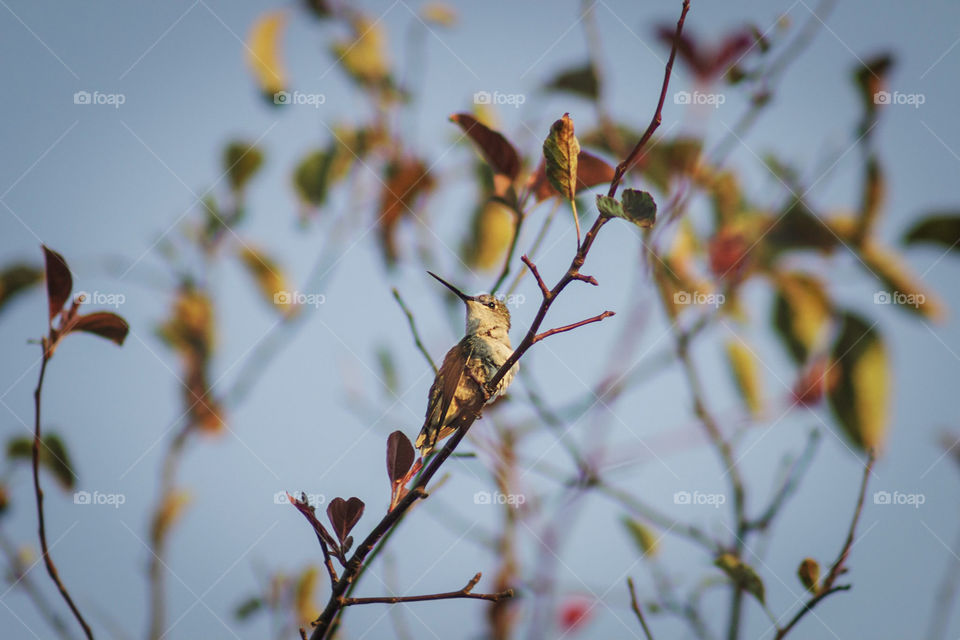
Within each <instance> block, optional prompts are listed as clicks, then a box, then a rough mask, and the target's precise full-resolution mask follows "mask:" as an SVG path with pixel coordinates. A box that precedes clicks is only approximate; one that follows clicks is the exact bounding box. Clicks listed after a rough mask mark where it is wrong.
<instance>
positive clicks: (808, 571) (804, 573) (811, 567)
mask: <svg viewBox="0 0 960 640" xmlns="http://www.w3.org/2000/svg"><path fill="white" fill-rule="evenodd" d="M797 576H798V577H799V578H800V582H802V583H803V586H804V587H806V588H807V591H809V592H810V593H816V592H817V591H818V590H819V589H820V565H819V564H817V561H816V560H814V559H813V558H804V559H803V562H801V563H800V566H799V567H798V568H797Z"/></svg>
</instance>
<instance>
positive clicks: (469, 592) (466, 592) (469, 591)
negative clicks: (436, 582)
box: [340, 573, 513, 607]
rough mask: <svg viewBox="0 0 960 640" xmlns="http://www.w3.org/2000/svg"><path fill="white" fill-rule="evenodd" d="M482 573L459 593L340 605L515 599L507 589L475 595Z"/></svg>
mask: <svg viewBox="0 0 960 640" xmlns="http://www.w3.org/2000/svg"><path fill="white" fill-rule="evenodd" d="M480 576H481V574H480V573H477V574H476V575H475V576H473V578H471V579H470V582H468V583H467V584H466V586H465V587H463V588H462V589H460V590H459V591H447V592H446V593H430V594H426V595H422V596H383V597H375V598H340V604H341V605H342V606H344V607H350V606H353V605H356V604H397V603H398V602H428V601H430V600H453V599H455V598H473V599H475V600H490V601H491V602H498V601H500V600H504V599H506V598H512V597H513V589H507V590H506V591H501V592H499V593H473V588H474V587H475V586H477V583H478V582H480Z"/></svg>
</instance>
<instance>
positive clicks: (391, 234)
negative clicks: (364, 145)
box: [378, 158, 434, 265]
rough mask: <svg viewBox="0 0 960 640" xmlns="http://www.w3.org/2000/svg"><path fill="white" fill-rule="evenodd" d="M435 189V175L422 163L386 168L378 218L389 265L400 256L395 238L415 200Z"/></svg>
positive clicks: (405, 161) (406, 160)
mask: <svg viewBox="0 0 960 640" xmlns="http://www.w3.org/2000/svg"><path fill="white" fill-rule="evenodd" d="M433 186H434V181H433V176H432V175H431V174H430V172H429V170H428V168H427V165H426V164H425V163H424V162H423V161H422V160H419V159H417V158H403V159H401V160H397V161H395V162H391V163H390V164H389V165H388V166H387V168H386V175H385V178H384V185H383V189H382V191H381V194H380V217H379V218H378V222H379V225H380V242H381V245H382V246H383V251H384V255H385V257H386V259H387V264H389V265H392V264H393V263H394V262H395V261H396V260H397V258H398V257H399V251H398V250H397V246H396V238H395V235H396V230H397V224H398V223H399V222H400V220H401V219H402V218H403V217H404V216H405V215H406V214H407V213H409V212H410V211H411V210H412V209H413V207H414V205H415V204H416V199H417V198H418V197H419V196H420V195H421V194H423V193H426V192H428V191H430V190H431V189H433Z"/></svg>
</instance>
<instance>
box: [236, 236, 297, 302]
mask: <svg viewBox="0 0 960 640" xmlns="http://www.w3.org/2000/svg"><path fill="white" fill-rule="evenodd" d="M240 260H241V261H242V262H243V265H244V266H245V267H246V268H247V271H249V272H250V274H251V275H252V276H253V278H254V280H255V281H256V283H257V287H258V288H259V289H260V294H261V295H262V296H263V299H264V300H266V301H267V303H268V304H271V305H273V306H275V307H276V308H277V309H278V310H279V311H281V312H283V313H289V312H291V311H292V310H293V308H294V307H293V304H292V298H291V296H290V295H289V293H290V292H289V288H288V285H287V280H286V278H285V277H284V275H283V270H282V269H281V268H280V265H278V264H277V263H276V262H275V261H274V260H273V259H272V258H271V257H270V256H268V255H266V254H264V253H262V252H260V251H258V250H256V249H253V248H251V247H249V246H245V247H243V249H241V250H240Z"/></svg>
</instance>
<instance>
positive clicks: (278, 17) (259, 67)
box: [247, 11, 287, 100]
mask: <svg viewBox="0 0 960 640" xmlns="http://www.w3.org/2000/svg"><path fill="white" fill-rule="evenodd" d="M286 21H287V15H286V12H285V11H268V12H266V13H264V14H261V15H260V17H258V18H257V19H256V21H255V22H254V23H253V27H251V29H250V35H249V36H248V38H247V64H249V65H250V68H251V70H252V71H253V75H254V76H255V77H256V80H257V83H258V84H259V85H260V90H261V91H262V92H263V94H264V95H265V96H267V97H268V98H269V99H271V100H273V97H274V95H275V94H277V93H278V92H280V91H283V90H284V89H285V88H286V86H287V74H286V71H285V70H284V67H283V63H282V61H281V60H280V37H281V35H282V32H283V28H284V26H285V25H286Z"/></svg>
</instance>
